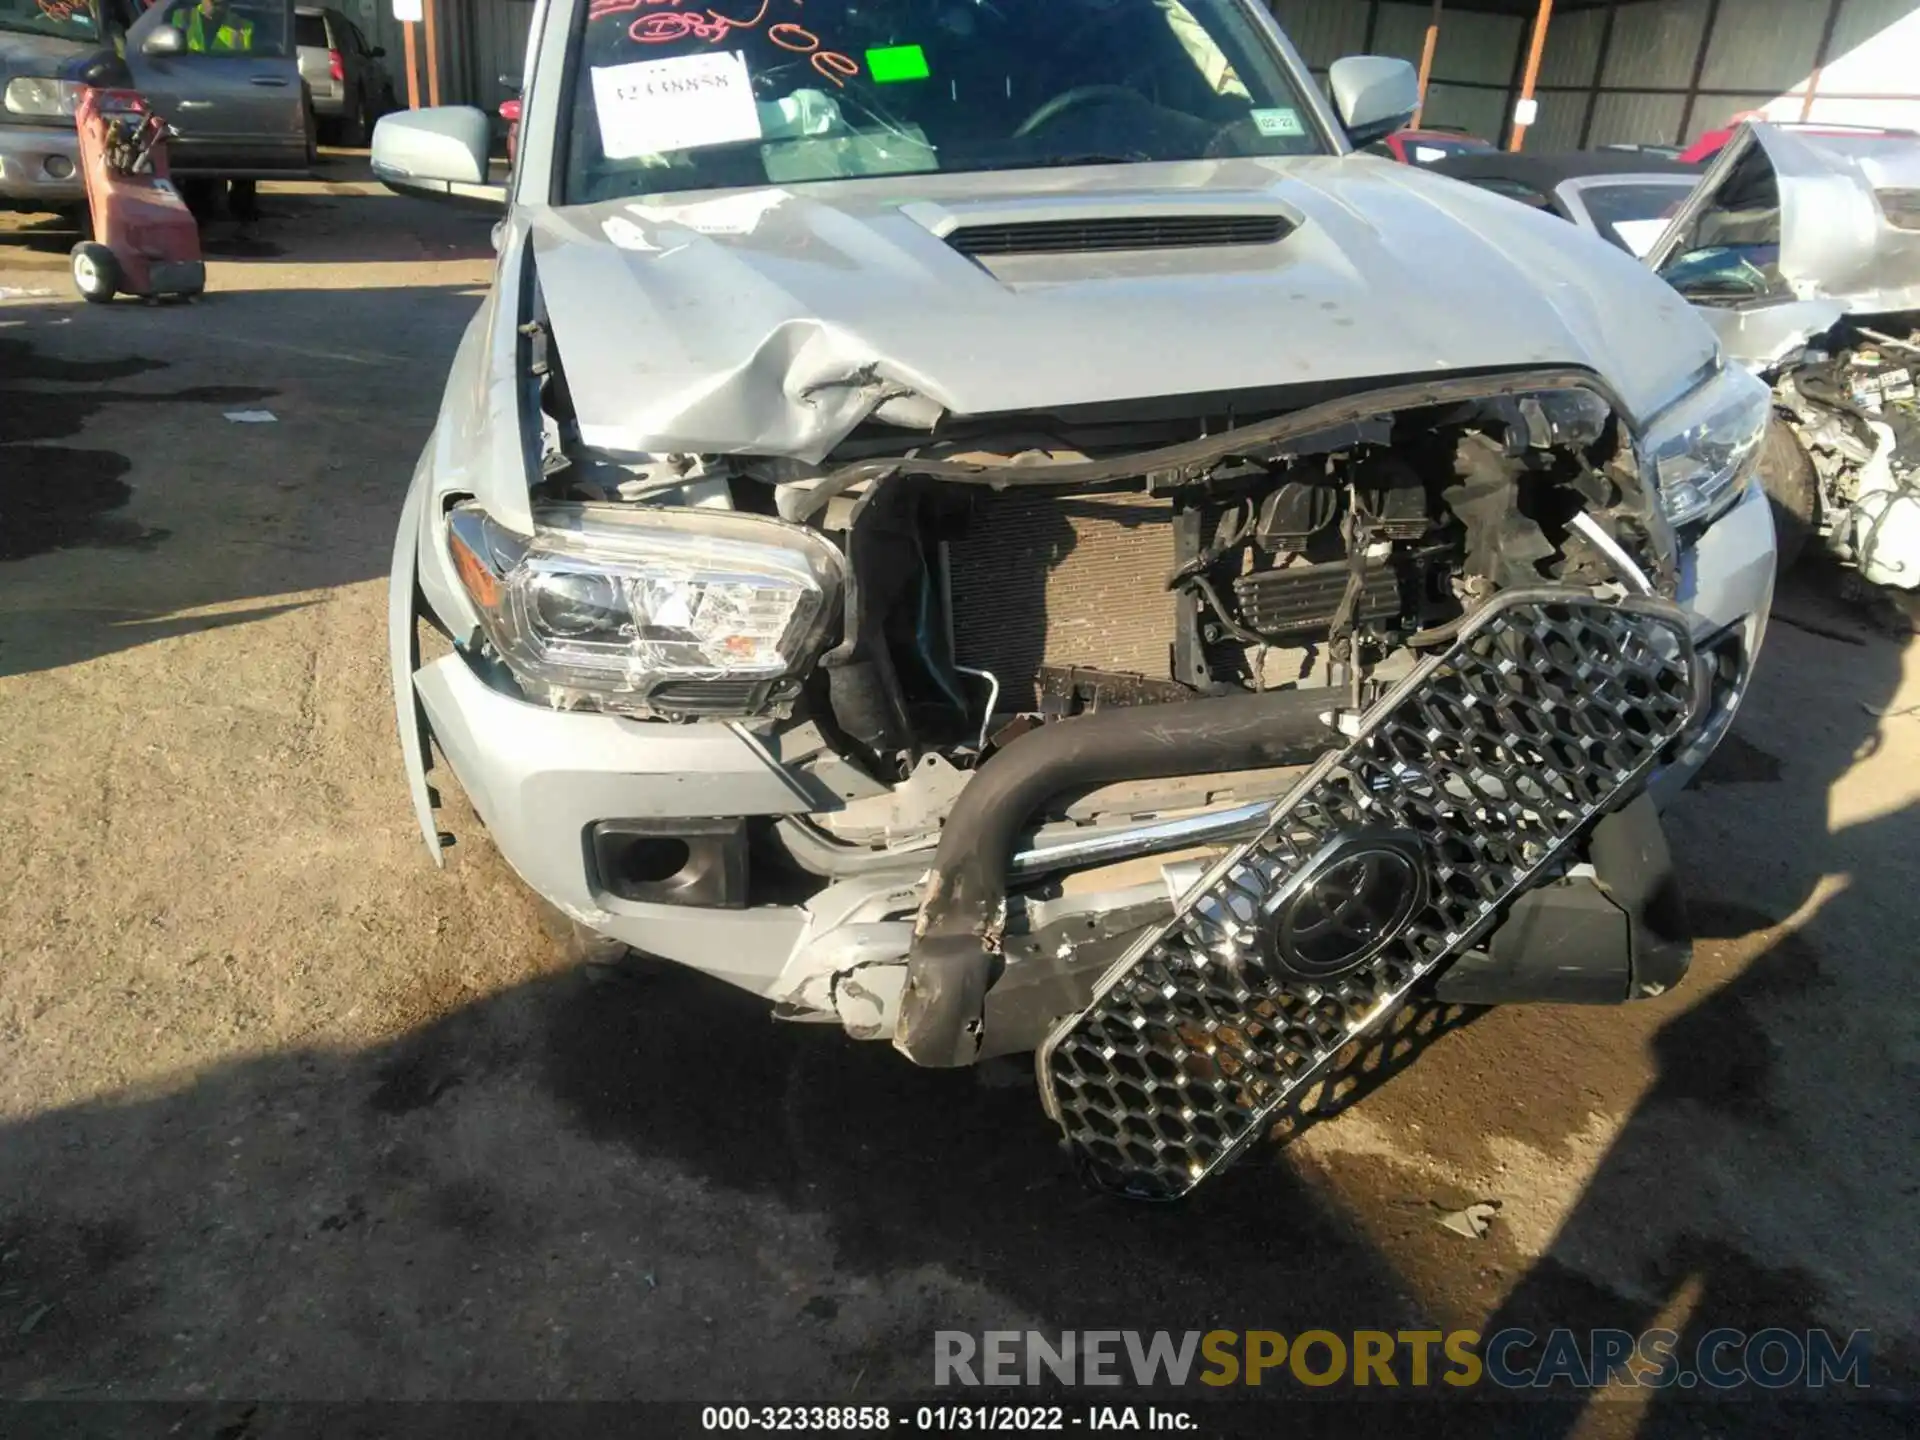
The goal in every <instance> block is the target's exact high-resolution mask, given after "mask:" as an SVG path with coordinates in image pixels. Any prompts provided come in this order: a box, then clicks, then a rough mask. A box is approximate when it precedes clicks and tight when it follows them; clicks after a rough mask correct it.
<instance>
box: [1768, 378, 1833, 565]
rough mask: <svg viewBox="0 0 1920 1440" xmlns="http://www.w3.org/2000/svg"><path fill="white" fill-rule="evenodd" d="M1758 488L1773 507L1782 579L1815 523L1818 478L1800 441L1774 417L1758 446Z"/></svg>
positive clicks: (1818, 498)
mask: <svg viewBox="0 0 1920 1440" xmlns="http://www.w3.org/2000/svg"><path fill="white" fill-rule="evenodd" d="M1760 485H1761V488H1762V489H1764V490H1765V491H1766V492H1767V499H1768V501H1769V502H1771V504H1772V506H1773V530H1774V534H1775V535H1776V536H1777V537H1778V549H1779V556H1780V560H1779V566H1780V573H1781V574H1782V575H1784V574H1786V573H1787V571H1789V570H1791V569H1792V568H1793V567H1794V563H1795V562H1796V561H1798V560H1799V558H1800V556H1801V555H1802V554H1803V553H1804V552H1805V550H1806V548H1807V541H1809V540H1810V539H1812V538H1813V532H1814V529H1815V527H1816V526H1817V524H1818V523H1819V516H1820V475H1819V472H1818V471H1816V470H1815V469H1814V468H1813V457H1812V456H1811V455H1809V454H1807V451H1806V447H1805V446H1803V445H1802V444H1801V443H1800V437H1799V436H1798V435H1795V434H1794V433H1793V430H1792V428H1791V427H1789V426H1788V424H1787V422H1786V421H1784V420H1782V419H1781V418H1780V417H1779V416H1777V415H1776V416H1775V417H1774V418H1773V420H1772V421H1771V422H1770V423H1769V424H1768V426H1767V435H1766V439H1764V440H1762V441H1761V442H1760Z"/></svg>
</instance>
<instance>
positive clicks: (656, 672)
mask: <svg viewBox="0 0 1920 1440" xmlns="http://www.w3.org/2000/svg"><path fill="white" fill-rule="evenodd" d="M447 531H448V543H449V546H450V549H451V551H452V556H453V562H454V568H455V569H456V570H457V571H458V572H459V575H460V580H461V583H462V584H463V585H464V586H465V587H466V591H467V594H468V595H469V596H471V597H472V599H473V603H474V605H475V607H476V608H477V609H478V610H479V612H480V616H481V621H482V623H483V624H484V626H485V627H486V631H487V638H488V639H489V640H491V641H492V642H493V646H494V648H495V649H496V650H498V651H499V652H500V656H501V658H502V659H504V660H505V661H506V662H507V664H508V665H509V666H510V667H511V668H512V669H513V671H514V673H515V674H516V675H517V676H518V677H519V678H520V679H521V680H522V681H523V682H525V683H527V684H528V685H530V686H532V687H546V688H547V689H548V691H549V698H551V699H554V700H556V701H558V702H559V703H563V704H564V703H577V702H578V701H579V700H582V699H592V700H595V701H601V702H606V703H608V704H609V708H613V709H629V710H641V711H647V710H654V709H661V710H667V711H671V712H678V713H687V714H746V713H751V712H752V711H754V710H756V709H759V708H761V707H762V706H764V705H765V704H766V703H767V701H768V698H769V696H770V695H771V694H773V693H775V692H776V691H778V690H779V689H781V688H783V687H782V686H781V683H780V682H783V681H786V680H789V679H796V678H798V676H799V675H801V674H802V673H804V671H805V669H806V667H807V666H808V665H810V664H811V663H812V662H813V660H814V659H815V658H816V657H817V656H818V654H819V651H820V646H821V643H822V642H823V641H824V640H825V638H826V634H827V631H828V628H829V626H830V624H831V622H832V620H833V617H834V602H835V601H836V600H837V599H838V597H839V593H840V581H841V574H842V570H843V566H842V562H841V558H840V552H839V551H838V550H837V549H835V548H834V546H833V545H832V544H831V543H829V542H828V541H827V540H826V539H825V538H824V537H822V536H820V535H818V534H815V533H814V532H813V531H811V530H803V529H801V528H800V527H798V526H795V525H788V524H785V523H783V522H781V521H778V520H769V519H764V518H762V517H760V516H757V515H740V514H735V513H732V512H729V511H714V510H672V509H664V508H653V509H643V508H636V507H630V506H622V505H553V506H546V507H542V508H539V509H536V510H535V511H534V534H533V538H532V539H531V540H528V539H527V538H525V537H523V536H520V535H516V534H514V533H513V532H512V531H510V530H507V529H505V528H503V527H502V526H500V525H498V524H497V523H495V522H494V521H493V520H491V519H490V518H488V516H487V514H486V512H485V511H483V510H481V509H480V508H479V507H478V506H477V505H473V504H466V505H460V506H457V507H455V508H454V510H453V511H452V512H451V513H450V514H449V515H448V517H447Z"/></svg>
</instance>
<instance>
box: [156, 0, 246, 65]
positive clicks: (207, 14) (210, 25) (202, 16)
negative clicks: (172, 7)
mask: <svg viewBox="0 0 1920 1440" xmlns="http://www.w3.org/2000/svg"><path fill="white" fill-rule="evenodd" d="M184 13H185V16H186V23H185V24H184V25H181V26H180V28H181V30H182V31H183V32H184V33H185V35H186V38H187V49H188V50H189V51H190V52H192V53H193V54H196V55H244V54H246V53H247V52H249V51H250V50H252V49H253V22H252V21H251V20H249V19H247V18H246V17H245V16H244V15H234V14H233V13H232V12H231V11H229V10H228V9H227V7H226V6H225V5H223V4H221V3H220V0H200V3H199V4H198V5H197V6H195V7H194V8H193V9H192V10H189V11H186V12H184ZM181 14H182V12H180V11H175V12H174V14H173V17H172V18H173V23H174V24H175V25H180V20H181Z"/></svg>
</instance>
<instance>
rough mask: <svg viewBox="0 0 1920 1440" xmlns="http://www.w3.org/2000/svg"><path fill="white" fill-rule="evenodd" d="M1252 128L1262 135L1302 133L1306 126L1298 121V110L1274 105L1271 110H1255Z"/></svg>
mask: <svg viewBox="0 0 1920 1440" xmlns="http://www.w3.org/2000/svg"><path fill="white" fill-rule="evenodd" d="M1252 115H1253V128H1254V129H1256V130H1258V131H1259V132H1260V133H1261V134H1262V135H1304V134H1306V133H1307V127H1306V126H1304V125H1302V124H1301V123H1300V112H1299V111H1298V110H1295V109H1293V108H1292V107H1290V106H1286V105H1276V106H1275V107H1273V108H1272V109H1271V110H1255V111H1253V112H1252Z"/></svg>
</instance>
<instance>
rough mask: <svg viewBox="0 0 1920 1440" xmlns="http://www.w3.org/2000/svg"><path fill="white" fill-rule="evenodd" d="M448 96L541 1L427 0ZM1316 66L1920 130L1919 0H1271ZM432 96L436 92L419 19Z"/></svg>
mask: <svg viewBox="0 0 1920 1440" xmlns="http://www.w3.org/2000/svg"><path fill="white" fill-rule="evenodd" d="M332 3H336V4H338V5H339V6H340V8H342V9H344V10H346V11H347V13H348V14H350V15H351V16H352V17H353V19H354V20H355V21H356V22H357V23H358V24H359V25H360V27H361V28H362V29H363V30H364V31H366V32H367V34H368V35H369V37H370V38H372V39H373V41H374V43H375V44H379V45H384V46H385V47H386V50H387V55H388V57H389V59H388V63H389V65H390V66H391V67H392V68H393V71H394V74H395V77H396V83H397V84H398V85H399V87H400V89H401V91H402V93H403V94H404V91H405V81H404V74H405V61H404V58H403V57H404V53H405V47H404V43H403V36H402V29H401V26H400V24H399V23H398V22H397V21H396V20H394V18H393V0H332ZM431 3H432V13H433V16H434V19H435V22H436V23H435V25H434V36H433V42H432V43H433V47H434V51H435V56H436V61H437V64H436V70H437V78H438V81H439V86H438V89H439V99H440V101H441V102H442V103H444V104H466V105H479V106H482V107H484V108H486V109H488V110H492V109H493V108H494V107H495V106H497V105H498V104H499V103H500V101H501V100H503V99H504V98H506V94H507V92H506V90H505V89H504V88H503V87H502V86H501V84H500V80H499V77H500V76H502V75H517V74H518V73H519V72H520V67H521V62H522V59H523V57H524V55H525V53H526V43H527V26H528V24H529V22H530V21H531V20H532V16H533V4H532V0H431ZM1267 3H1268V4H1269V5H1270V7H1271V8H1272V10H1273V12H1274V14H1275V15H1276V16H1278V18H1279V20H1280V22H1281V24H1282V25H1284V26H1285V27H1286V30H1287V33H1288V34H1290V35H1291V36H1292V37H1293V40H1294V43H1295V44H1296V45H1298V46H1299V48H1300V50H1301V52H1302V54H1304V55H1305V56H1306V58H1307V61H1308V63H1309V64H1310V65H1312V66H1313V67H1314V69H1315V70H1316V71H1317V72H1319V73H1322V74H1324V73H1325V70H1326V67H1327V66H1328V65H1330V64H1331V63H1332V62H1333V61H1335V60H1337V59H1339V58H1340V57H1341V56H1342V55H1356V54H1380V55H1399V56H1403V57H1405V58H1406V59H1407V60H1409V61H1412V62H1413V63H1414V64H1416V65H1421V66H1422V67H1423V73H1425V74H1427V76H1428V91H1427V104H1426V109H1425V112H1424V114H1423V117H1422V119H1423V122H1424V123H1428V124H1433V125H1439V126H1452V127H1458V128H1460V129H1464V130H1469V131H1472V132H1473V133H1475V134H1478V135H1484V136H1486V137H1487V138H1489V139H1493V140H1497V141H1501V142H1503V143H1504V142H1509V141H1511V140H1512V139H1513V134H1512V131H1513V123H1512V122H1513V116H1514V112H1515V105H1516V103H1517V102H1518V101H1519V100H1520V99H1522V98H1523V97H1524V96H1525V95H1526V94H1528V93H1529V89H1530V87H1529V85H1528V79H1529V77H1528V69H1529V65H1530V62H1531V61H1532V60H1533V58H1534V57H1533V52H1534V48H1535V46H1534V41H1535V38H1536V36H1538V37H1539V39H1540V41H1541V43H1540V46H1539V56H1538V62H1537V76H1536V77H1535V79H1534V83H1533V85H1532V87H1531V93H1532V94H1533V95H1534V97H1535V98H1536V100H1537V103H1538V107H1539V109H1538V118H1537V120H1536V121H1535V122H1534V124H1533V126H1532V128H1531V130H1530V132H1529V133H1528V134H1527V135H1526V136H1525V141H1524V143H1525V144H1526V145H1527V147H1528V148H1531V149H1547V150H1558V149H1569V148H1575V147H1582V146H1587V145H1601V144H1607V143H1609V142H1617V141H1624V142H1642V143H1662V144H1676V143H1684V142H1685V141H1688V140H1691V139H1694V138H1696V137H1697V136H1698V135H1699V134H1700V133H1701V132H1702V131H1705V130H1710V129H1713V128H1715V127H1716V126H1720V125H1724V124H1725V123H1726V122H1727V120H1728V119H1729V118H1730V117H1731V116H1733V115H1734V114H1736V113H1739V112H1741V111H1747V110H1761V109H1764V110H1766V112H1767V113H1768V114H1769V115H1770V116H1772V117H1773V118H1775V119H1802V118H1810V119H1821V120H1834V121H1847V122H1850V123H1876V124H1898V125H1905V126H1908V127H1910V128H1912V129H1915V130H1920V0H1439V3H1437V4H1436V3H1434V0H1267ZM414 28H415V31H416V36H415V39H416V46H417V49H418V50H419V51H420V52H421V61H420V66H419V85H420V96H421V103H422V104H426V103H428V101H429V97H428V90H427V81H426V63H425V51H426V47H427V40H426V36H425V34H424V33H423V32H424V30H425V27H424V26H418V25H416V26H415V27H414Z"/></svg>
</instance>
